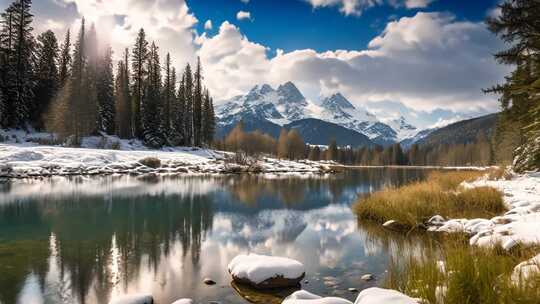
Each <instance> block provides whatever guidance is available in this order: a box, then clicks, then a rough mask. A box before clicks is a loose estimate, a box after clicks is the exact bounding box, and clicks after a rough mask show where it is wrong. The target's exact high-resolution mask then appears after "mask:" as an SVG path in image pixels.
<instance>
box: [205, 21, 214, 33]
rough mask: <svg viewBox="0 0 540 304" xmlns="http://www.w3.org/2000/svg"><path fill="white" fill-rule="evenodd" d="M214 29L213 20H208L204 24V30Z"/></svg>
mask: <svg viewBox="0 0 540 304" xmlns="http://www.w3.org/2000/svg"><path fill="white" fill-rule="evenodd" d="M212 28H213V25H212V20H206V22H205V23H204V29H205V30H207V31H208V30H211V29H212Z"/></svg>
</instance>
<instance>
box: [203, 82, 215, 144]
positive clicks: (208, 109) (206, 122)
mask: <svg viewBox="0 0 540 304" xmlns="http://www.w3.org/2000/svg"><path fill="white" fill-rule="evenodd" d="M213 103H214V102H213V100H212V98H211V97H210V92H209V91H208V90H205V92H204V102H203V108H202V112H203V115H202V138H203V143H204V144H206V145H210V144H211V143H212V141H213V140H214V133H215V129H216V118H215V113H214V104H213Z"/></svg>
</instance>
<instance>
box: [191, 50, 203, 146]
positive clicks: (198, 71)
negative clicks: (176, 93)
mask: <svg viewBox="0 0 540 304" xmlns="http://www.w3.org/2000/svg"><path fill="white" fill-rule="evenodd" d="M202 104H203V87H202V67H201V59H200V58H197V67H196V68H195V73H194V74H193V144H194V145H195V146H197V147H200V146H201V143H202Z"/></svg>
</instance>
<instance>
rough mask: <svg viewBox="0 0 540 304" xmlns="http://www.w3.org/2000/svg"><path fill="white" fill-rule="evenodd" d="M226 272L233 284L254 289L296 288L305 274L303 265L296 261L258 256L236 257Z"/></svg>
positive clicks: (243, 255) (242, 255)
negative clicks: (244, 285)
mask: <svg viewBox="0 0 540 304" xmlns="http://www.w3.org/2000/svg"><path fill="white" fill-rule="evenodd" d="M228 270H229V273H230V274H231V276H232V278H233V280H234V281H235V282H237V283H241V284H247V285H250V286H252V287H253V288H256V289H268V288H284V287H292V286H297V285H299V284H300V281H301V280H302V279H303V278H304V276H305V274H306V272H305V268H304V265H302V263H300V262H298V261H296V260H293V259H289V258H285V257H272V256H266V255H258V254H247V255H245V254H241V255H238V256H236V257H235V258H234V259H232V261H231V262H230V263H229V266H228Z"/></svg>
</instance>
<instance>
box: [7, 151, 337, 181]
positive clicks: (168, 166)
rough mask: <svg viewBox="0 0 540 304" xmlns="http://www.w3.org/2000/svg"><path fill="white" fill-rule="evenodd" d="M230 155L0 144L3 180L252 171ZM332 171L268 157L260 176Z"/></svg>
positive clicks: (318, 165)
mask: <svg viewBox="0 0 540 304" xmlns="http://www.w3.org/2000/svg"><path fill="white" fill-rule="evenodd" d="M130 147H131V148H132V147H133V146H130ZM126 149H127V148H126ZM227 155H228V154H227V153H225V152H219V151H214V150H208V149H198V148H186V147H176V148H166V149H163V150H137V151H131V150H105V149H90V148H64V147H56V146H36V145H33V146H25V145H14V144H8V145H6V144H0V177H8V178H26V177H40V176H66V175H98V174H103V175H104V174H133V175H143V174H185V173H192V174H198V173H202V174H212V173H238V172H243V171H249V168H248V167H247V166H240V165H236V164H231V163H230V161H227V160H226V159H225V158H226V157H227ZM149 157H150V158H157V159H159V160H160V161H161V166H160V167H158V168H151V167H148V166H145V165H143V164H141V163H140V161H141V160H142V159H144V158H149ZM328 169H329V166H328V165H325V164H322V163H317V162H311V161H302V162H294V161H285V160H277V159H272V158H264V159H262V160H260V161H259V162H258V164H257V171H256V172H259V173H278V174H281V173H285V174H304V175H305V174H319V173H322V172H327V171H328Z"/></svg>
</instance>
